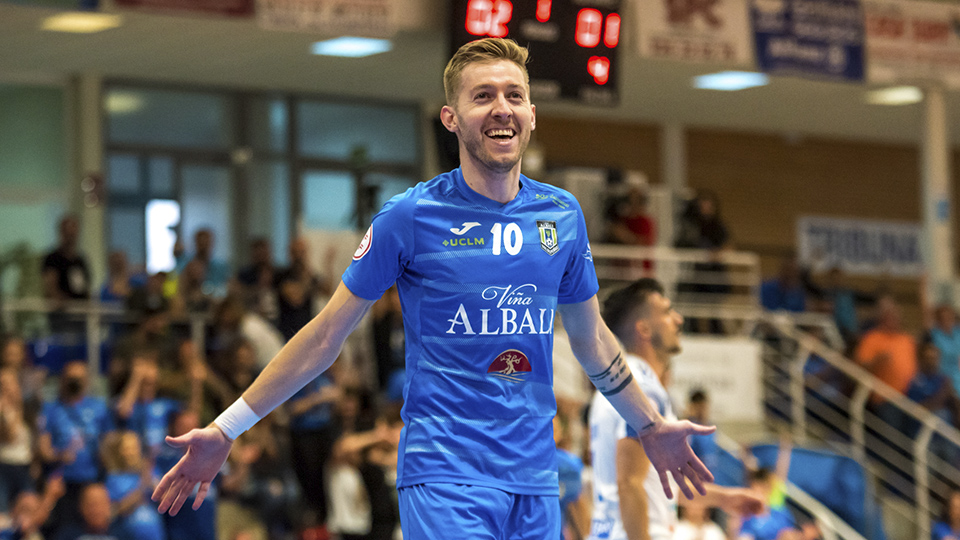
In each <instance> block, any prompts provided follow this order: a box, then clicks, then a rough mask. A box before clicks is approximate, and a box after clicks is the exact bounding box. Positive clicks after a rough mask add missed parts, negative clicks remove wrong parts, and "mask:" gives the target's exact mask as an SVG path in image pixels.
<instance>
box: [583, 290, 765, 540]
mask: <svg viewBox="0 0 960 540" xmlns="http://www.w3.org/2000/svg"><path fill="white" fill-rule="evenodd" d="M603 319H604V321H605V322H606V323H607V325H608V326H609V327H610V329H611V330H612V331H613V333H614V334H615V335H616V336H617V338H618V339H619V340H620V342H621V343H622V344H623V347H624V349H625V352H626V359H627V364H628V365H629V366H630V370H631V372H632V373H633V375H634V377H635V378H636V379H637V381H638V382H639V384H640V388H641V389H642V390H643V392H644V394H646V396H647V397H648V398H649V399H650V401H651V402H652V403H653V404H654V406H655V407H656V408H657V411H658V413H659V414H660V415H661V416H662V417H663V418H665V419H667V420H676V418H677V417H676V415H675V414H674V412H673V409H672V407H671V405H670V397H669V396H668V395H667V390H666V388H665V387H664V385H663V381H664V379H665V375H666V373H667V370H669V369H670V358H671V357H672V356H674V355H676V354H678V353H679V352H680V329H681V327H682V326H683V317H682V316H681V315H680V314H679V313H677V311H676V310H674V309H673V307H672V305H671V302H670V299H669V298H667V297H666V296H665V295H664V290H663V287H662V286H661V285H660V283H658V282H657V281H656V280H654V279H650V278H644V279H640V280H638V281H635V282H633V283H632V284H630V285H629V286H627V287H625V288H623V289H621V290H619V291H616V292H614V293H612V294H611V295H610V297H609V299H608V300H607V301H606V302H604V306H603ZM645 446H646V445H645V444H641V441H640V440H639V439H638V438H637V432H636V431H635V430H634V429H633V427H632V426H630V425H628V423H627V422H626V421H624V419H623V418H622V417H621V416H620V414H618V412H617V410H616V409H614V408H613V407H612V406H611V405H610V403H609V402H608V401H607V400H606V399H605V398H604V397H603V396H602V395H601V394H599V393H598V394H596V395H595V396H594V398H593V402H592V404H591V406H590V451H591V453H592V455H593V459H592V460H591V462H592V463H593V481H594V485H593V519H592V521H591V524H590V536H589V540H671V539H672V538H673V532H674V528H675V526H676V523H677V501H676V499H675V498H674V497H670V496H668V495H667V494H665V493H664V492H663V489H662V488H661V486H660V475H659V473H658V472H657V471H656V470H655V469H654V467H652V466H651V460H650V458H649V457H648V456H647V453H646V452H645V450H646V448H645ZM704 487H705V495H703V496H700V497H697V498H698V499H699V500H698V503H699V504H704V505H707V506H719V507H721V508H723V509H724V510H726V511H728V512H732V513H736V514H754V513H757V512H759V511H761V510H762V509H763V500H762V499H760V498H759V497H757V496H756V495H754V494H753V492H752V491H751V490H748V489H745V488H725V487H721V486H717V485H715V484H706V485H704Z"/></svg>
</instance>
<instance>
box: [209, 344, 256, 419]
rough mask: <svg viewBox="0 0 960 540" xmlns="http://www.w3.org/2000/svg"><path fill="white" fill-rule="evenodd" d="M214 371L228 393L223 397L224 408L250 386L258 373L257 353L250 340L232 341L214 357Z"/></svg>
mask: <svg viewBox="0 0 960 540" xmlns="http://www.w3.org/2000/svg"><path fill="white" fill-rule="evenodd" d="M215 366H216V368H215V369H216V371H217V374H218V375H219V378H220V379H221V380H222V381H223V382H224V383H225V384H226V390H227V392H228V394H227V395H225V396H224V397H225V398H227V401H226V402H225V403H224V406H226V405H227V404H229V403H232V402H233V401H234V400H235V399H237V398H239V397H240V394H241V393H242V392H243V390H244V389H245V388H246V387H248V386H250V383H252V382H253V380H254V379H255V378H257V375H258V374H259V373H260V366H258V365H257V353H256V350H255V349H254V347H253V343H252V342H250V340H248V339H245V338H243V337H239V338H236V339H234V340H233V341H232V342H231V343H230V344H229V345H227V347H226V348H225V349H224V350H222V351H221V352H220V353H219V354H217V356H216V363H215Z"/></svg>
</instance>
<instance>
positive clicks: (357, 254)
mask: <svg viewBox="0 0 960 540" xmlns="http://www.w3.org/2000/svg"><path fill="white" fill-rule="evenodd" d="M372 243H373V225H370V228H369V229H367V233H366V234H364V235H363V239H362V240H360V245H359V246H357V250H356V251H354V252H353V260H355V261H359V260H360V259H362V258H363V256H364V255H366V254H367V252H368V251H370V244H372Z"/></svg>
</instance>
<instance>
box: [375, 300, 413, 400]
mask: <svg viewBox="0 0 960 540" xmlns="http://www.w3.org/2000/svg"><path fill="white" fill-rule="evenodd" d="M370 314H371V316H372V319H373V324H372V325H371V330H372V332H371V337H372V338H373V352H374V354H375V356H376V360H377V385H378V386H377V388H378V389H379V390H380V392H381V393H385V392H387V390H388V388H389V386H390V380H391V379H392V378H393V377H394V375H395V373H396V372H397V371H402V370H403V369H404V368H405V360H404V358H405V357H404V345H405V341H404V340H405V335H404V332H403V315H402V314H401V313H400V294H399V292H398V291H397V287H396V286H394V287H390V288H389V289H388V290H387V292H386V293H384V295H383V297H382V298H380V300H378V301H377V303H375V304H374V305H373V307H372V308H371V309H370Z"/></svg>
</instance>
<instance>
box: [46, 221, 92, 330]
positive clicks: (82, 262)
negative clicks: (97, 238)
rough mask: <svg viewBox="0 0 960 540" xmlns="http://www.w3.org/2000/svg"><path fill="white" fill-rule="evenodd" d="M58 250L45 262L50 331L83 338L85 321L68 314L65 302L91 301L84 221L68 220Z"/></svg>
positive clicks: (60, 228) (61, 227) (61, 230)
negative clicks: (81, 242) (83, 244)
mask: <svg viewBox="0 0 960 540" xmlns="http://www.w3.org/2000/svg"><path fill="white" fill-rule="evenodd" d="M57 236H58V242H57V247H56V248H55V249H54V250H53V251H51V252H50V253H48V254H47V256H46V257H44V259H43V296H44V298H46V299H48V300H50V301H51V302H52V303H53V308H54V311H53V312H52V313H51V314H50V330H51V331H53V332H54V333H66V334H71V335H73V336H74V337H78V336H81V335H83V333H84V331H85V325H84V321H83V320H82V319H81V318H78V317H74V316H70V315H67V314H65V313H64V312H63V311H62V309H63V307H64V305H65V302H67V301H71V300H88V299H89V298H90V270H89V265H88V264H87V259H86V257H85V256H84V255H83V254H82V253H81V252H80V251H79V249H78V247H77V244H78V241H79V239H80V220H79V219H77V217H76V216H74V215H67V216H64V217H63V218H62V219H61V220H60V224H59V226H58V228H57Z"/></svg>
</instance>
